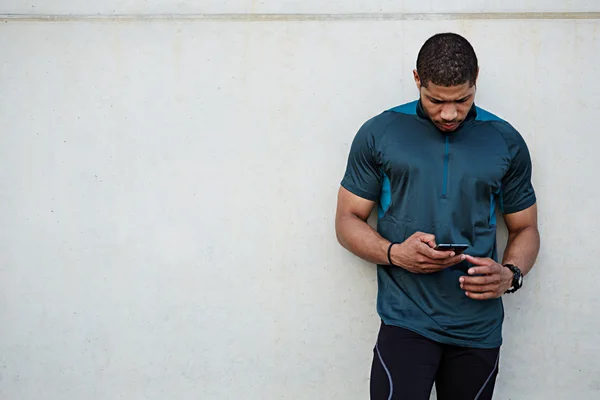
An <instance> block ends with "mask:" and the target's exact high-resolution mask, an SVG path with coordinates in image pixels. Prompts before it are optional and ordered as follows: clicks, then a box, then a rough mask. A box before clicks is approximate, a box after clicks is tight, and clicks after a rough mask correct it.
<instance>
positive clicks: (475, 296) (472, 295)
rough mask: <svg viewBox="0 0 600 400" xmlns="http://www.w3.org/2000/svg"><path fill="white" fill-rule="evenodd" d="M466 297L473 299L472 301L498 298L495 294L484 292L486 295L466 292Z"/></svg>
mask: <svg viewBox="0 0 600 400" xmlns="http://www.w3.org/2000/svg"><path fill="white" fill-rule="evenodd" d="M466 295H467V297H468V298H470V299H473V300H491V299H497V298H498V295H497V294H496V292H486V293H472V292H466Z"/></svg>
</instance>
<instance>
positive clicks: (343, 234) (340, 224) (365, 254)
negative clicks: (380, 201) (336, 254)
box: [335, 187, 390, 264]
mask: <svg viewBox="0 0 600 400" xmlns="http://www.w3.org/2000/svg"><path fill="white" fill-rule="evenodd" d="M374 206H375V202H374V201H370V200H366V199H363V198H361V197H359V196H356V195H355V194H353V193H351V192H349V191H348V190H347V189H345V188H343V187H340V190H339V192H338V202H337V211H336V215H335V233H336V236H337V239H338V241H339V242H340V244H341V245H342V246H343V247H344V248H345V249H346V250H348V251H350V252H351V253H353V254H354V255H356V256H358V257H360V258H362V259H363V260H366V261H369V262H372V263H374V264H388V260H387V249H388V246H389V245H390V242H389V241H388V240H386V239H384V238H383V237H381V235H379V233H377V231H375V229H373V228H372V227H371V226H370V225H369V224H368V223H367V219H368V218H369V215H370V214H371V211H373V207H374Z"/></svg>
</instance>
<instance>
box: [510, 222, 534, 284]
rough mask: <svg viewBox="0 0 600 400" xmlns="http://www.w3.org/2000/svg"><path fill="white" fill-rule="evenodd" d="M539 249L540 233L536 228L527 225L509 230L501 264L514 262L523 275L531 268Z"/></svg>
mask: <svg viewBox="0 0 600 400" xmlns="http://www.w3.org/2000/svg"><path fill="white" fill-rule="evenodd" d="M539 250H540V234H539V231H538V230H537V228H535V227H527V228H523V229H521V230H520V231H517V232H511V233H510V234H509V237H508V243H507V245H506V250H505V251H504V257H503V259H502V263H503V264H514V265H516V266H518V267H519V269H520V270H521V272H522V273H523V275H527V273H529V271H531V269H532V268H533V265H534V264H535V260H536V258H537V256H538V252H539Z"/></svg>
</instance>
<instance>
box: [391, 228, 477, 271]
mask: <svg viewBox="0 0 600 400" xmlns="http://www.w3.org/2000/svg"><path fill="white" fill-rule="evenodd" d="M435 246H436V244H435V236H434V235H431V234H429V233H423V232H417V233H415V234H413V235H412V236H411V237H409V238H408V239H406V240H405V241H404V242H403V243H399V244H396V245H394V246H392V250H391V252H390V258H391V259H392V262H393V263H394V265H397V266H399V267H401V268H403V269H405V270H407V271H409V272H412V273H415V274H431V273H433V272H438V271H441V270H443V269H445V268H448V267H450V266H452V265H456V264H458V263H460V262H461V261H463V260H464V259H465V258H466V256H465V255H464V254H459V255H456V254H455V253H454V252H453V251H439V250H434V248H435Z"/></svg>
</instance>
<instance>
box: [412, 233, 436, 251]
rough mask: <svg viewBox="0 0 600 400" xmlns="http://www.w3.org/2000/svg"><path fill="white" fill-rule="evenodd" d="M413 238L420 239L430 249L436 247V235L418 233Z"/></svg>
mask: <svg viewBox="0 0 600 400" xmlns="http://www.w3.org/2000/svg"><path fill="white" fill-rule="evenodd" d="M413 236H415V237H416V238H417V239H419V240H420V241H421V242H422V243H425V244H427V245H428V246H429V247H432V248H433V247H435V246H436V244H435V235H432V234H431V233H424V232H417V233H415V234H414V235H413Z"/></svg>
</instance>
